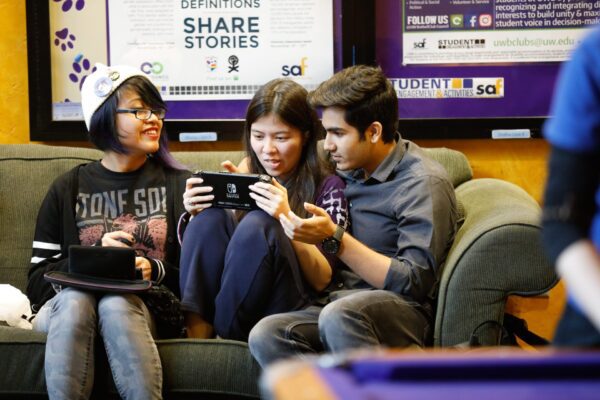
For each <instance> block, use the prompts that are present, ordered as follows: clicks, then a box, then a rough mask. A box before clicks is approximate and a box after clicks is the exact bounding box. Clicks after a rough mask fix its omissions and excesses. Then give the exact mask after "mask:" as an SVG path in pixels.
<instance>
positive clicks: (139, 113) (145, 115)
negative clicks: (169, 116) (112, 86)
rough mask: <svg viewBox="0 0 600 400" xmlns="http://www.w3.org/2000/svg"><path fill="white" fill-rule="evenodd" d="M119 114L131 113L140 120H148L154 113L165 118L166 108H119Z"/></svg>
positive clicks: (160, 117) (157, 116) (159, 117)
mask: <svg viewBox="0 0 600 400" xmlns="http://www.w3.org/2000/svg"><path fill="white" fill-rule="evenodd" d="M117 113H118V114H123V113H129V114H133V115H135V117H136V118H137V119H139V120H142V121H146V120H148V119H150V117H152V114H154V115H156V118H158V119H165V114H166V113H167V111H166V110H163V109H160V108H159V109H158V110H150V109H146V108H118V109H117Z"/></svg>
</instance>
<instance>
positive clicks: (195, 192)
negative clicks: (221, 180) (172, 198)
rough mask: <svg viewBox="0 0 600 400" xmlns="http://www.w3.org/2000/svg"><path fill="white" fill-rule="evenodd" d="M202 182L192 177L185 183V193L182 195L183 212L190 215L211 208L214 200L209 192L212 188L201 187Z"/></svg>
mask: <svg viewBox="0 0 600 400" xmlns="http://www.w3.org/2000/svg"><path fill="white" fill-rule="evenodd" d="M203 182H204V180H203V179H202V178H199V177H195V176H192V177H191V178H188V179H187V181H185V192H184V193H183V206H184V207H185V210H186V211H187V212H189V213H190V214H192V215H196V214H198V213H199V212H200V211H202V210H204V209H206V208H208V207H210V206H212V200H213V199H214V198H215V196H214V195H213V194H211V192H212V191H213V188H212V186H202V183H203Z"/></svg>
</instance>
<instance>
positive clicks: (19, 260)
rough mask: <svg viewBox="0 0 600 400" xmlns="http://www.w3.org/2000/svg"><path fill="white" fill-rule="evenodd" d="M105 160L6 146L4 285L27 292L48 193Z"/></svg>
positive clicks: (0, 150) (454, 173)
mask: <svg viewBox="0 0 600 400" xmlns="http://www.w3.org/2000/svg"><path fill="white" fill-rule="evenodd" d="M425 150H426V152H427V154H428V155H430V156H431V157H432V158H434V159H435V160H437V161H438V162H440V163H441V164H442V165H443V166H444V167H445V168H446V170H447V171H448V174H449V176H450V179H451V181H452V183H453V184H454V186H455V187H456V186H458V185H459V184H461V183H462V182H464V181H467V180H469V179H471V176H472V173H471V168H470V167H469V163H468V161H467V159H466V157H465V156H464V155H463V154H462V153H460V152H458V151H455V150H450V149H445V148H435V149H425ZM173 154H174V156H175V158H177V159H178V160H179V161H180V162H182V163H183V164H184V165H185V166H187V167H188V169H190V170H191V171H194V170H209V171H218V170H222V168H221V165H220V164H221V162H222V161H224V160H230V161H232V162H233V163H234V164H237V163H239V162H240V160H241V159H242V158H243V157H244V152H242V151H208V152H197V151H182V152H174V153H173ZM101 156H102V153H101V152H100V151H98V150H96V149H87V148H79V147H63V146H48V145H42V144H7V145H0V221H2V224H3V229H2V230H0V283H9V284H11V285H13V286H15V287H17V288H19V289H21V290H23V291H24V290H25V286H26V284H27V271H28V269H29V264H30V259H31V244H32V241H33V233H34V229H35V223H36V217H37V213H38V210H39V207H40V204H41V202H42V200H43V198H44V196H45V194H46V192H47V190H48V187H49V186H50V184H51V183H52V182H53V181H54V179H56V178H57V177H58V176H59V175H61V174H63V173H65V172H67V171H68V170H69V169H71V168H73V167H74V166H76V165H78V164H81V163H86V162H90V161H94V160H99V159H100V158H101Z"/></svg>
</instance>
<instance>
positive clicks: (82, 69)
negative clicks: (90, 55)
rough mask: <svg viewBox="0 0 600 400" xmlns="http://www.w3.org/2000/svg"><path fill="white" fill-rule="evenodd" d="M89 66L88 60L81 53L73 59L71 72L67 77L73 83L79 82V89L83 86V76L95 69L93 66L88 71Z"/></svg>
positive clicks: (85, 76)
mask: <svg viewBox="0 0 600 400" xmlns="http://www.w3.org/2000/svg"><path fill="white" fill-rule="evenodd" d="M90 66H91V64H90V60H88V59H87V58H84V57H83V55H81V54H78V55H77V57H75V60H74V61H73V72H71V73H70V74H69V79H70V80H71V82H73V83H79V89H80V90H81V86H83V82H84V81H85V78H87V77H88V75H89V74H91V73H92V72H94V71H95V70H96V67H94V68H92V69H91V71H90Z"/></svg>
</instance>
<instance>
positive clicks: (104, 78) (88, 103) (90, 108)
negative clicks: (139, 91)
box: [81, 63, 147, 130]
mask: <svg viewBox="0 0 600 400" xmlns="http://www.w3.org/2000/svg"><path fill="white" fill-rule="evenodd" d="M132 76H143V77H147V76H146V75H145V74H144V73H143V72H142V71H140V70H139V69H137V68H133V67H130V66H128V65H113V66H112V67H108V66H106V65H104V64H100V63H97V64H96V71H94V72H93V73H91V74H90V75H89V76H88V77H87V78H86V79H85V82H83V86H82V87H81V108H82V109H83V118H84V119H85V125H86V126H87V128H88V130H89V129H90V121H91V120H92V115H94V113H95V112H96V110H97V109H98V108H99V107H100V106H101V105H102V104H103V103H104V102H105V101H106V99H107V98H108V97H109V96H110V95H111V94H112V93H113V92H114V91H115V90H117V89H118V88H119V86H121V84H122V83H123V82H125V81H126V80H127V79H129V78H131V77H132Z"/></svg>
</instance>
